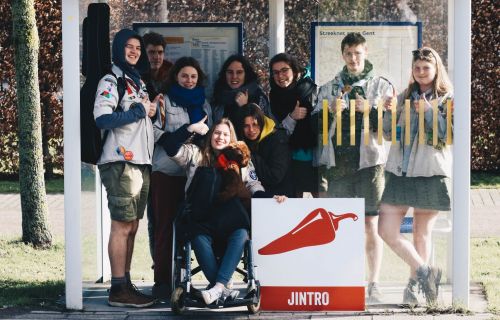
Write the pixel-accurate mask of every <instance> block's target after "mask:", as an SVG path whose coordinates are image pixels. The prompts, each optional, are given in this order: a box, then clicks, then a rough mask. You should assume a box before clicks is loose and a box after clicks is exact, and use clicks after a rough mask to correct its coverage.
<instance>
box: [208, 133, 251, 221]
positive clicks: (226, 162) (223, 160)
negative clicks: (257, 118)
mask: <svg viewBox="0 0 500 320" xmlns="http://www.w3.org/2000/svg"><path fill="white" fill-rule="evenodd" d="M249 161H250V149H248V146H247V145H246V143H245V142H243V141H237V142H233V143H230V144H229V145H228V146H227V147H225V148H224V149H222V150H221V152H220V154H219V155H218V156H217V163H216V165H215V166H216V168H218V169H219V171H220V173H221V178H222V183H221V188H220V192H219V194H218V196H217V201H218V202H225V201H227V200H229V199H231V198H233V197H238V198H240V200H241V202H242V204H243V206H244V207H245V209H247V211H248V212H250V202H251V200H250V199H251V197H252V195H251V194H250V191H248V189H247V188H246V186H245V184H244V183H243V181H242V180H241V175H240V174H241V173H240V170H241V168H244V167H246V166H248V162H249Z"/></svg>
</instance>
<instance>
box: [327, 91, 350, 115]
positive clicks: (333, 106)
mask: <svg viewBox="0 0 500 320" xmlns="http://www.w3.org/2000/svg"><path fill="white" fill-rule="evenodd" d="M338 100H340V105H339V108H340V111H344V110H345V109H346V108H347V103H346V102H345V100H344V99H343V98H342V95H339V96H338V97H336V98H335V99H333V101H332V103H331V104H330V112H337V101H338Z"/></svg>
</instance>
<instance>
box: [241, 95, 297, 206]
mask: <svg viewBox="0 0 500 320" xmlns="http://www.w3.org/2000/svg"><path fill="white" fill-rule="evenodd" d="M236 131H237V132H238V136H239V137H240V138H242V139H243V140H244V141H245V142H246V144H247V145H248V147H249V148H250V151H251V153H252V163H253V165H254V166H255V171H256V172H257V176H258V177H259V180H260V181H261V182H262V185H263V186H264V188H265V189H266V191H268V192H269V193H271V194H284V195H286V196H289V197H293V196H294V188H293V183H292V175H291V160H292V157H291V151H290V147H289V145H288V136H287V134H286V131H285V129H283V128H276V124H275V122H274V121H273V120H272V119H270V118H268V117H267V116H266V115H264V112H262V110H261V109H260V108H259V106H257V105H256V104H254V103H250V104H248V105H245V106H243V107H241V109H240V112H239V120H238V123H237V125H236Z"/></svg>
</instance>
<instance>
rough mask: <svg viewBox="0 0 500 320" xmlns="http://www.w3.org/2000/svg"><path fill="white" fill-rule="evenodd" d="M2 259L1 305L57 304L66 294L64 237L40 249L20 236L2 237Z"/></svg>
mask: <svg viewBox="0 0 500 320" xmlns="http://www.w3.org/2000/svg"><path fill="white" fill-rule="evenodd" d="M0 261H1V263H0V308H2V307H8V306H28V307H49V308H54V307H56V306H57V300H58V299H59V298H60V297H61V296H62V295H63V294H64V245H63V242H62V240H56V241H55V244H54V246H52V248H50V249H46V250H36V249H34V248H33V247H32V246H30V245H25V244H24V243H23V242H22V241H20V240H18V239H5V238H0Z"/></svg>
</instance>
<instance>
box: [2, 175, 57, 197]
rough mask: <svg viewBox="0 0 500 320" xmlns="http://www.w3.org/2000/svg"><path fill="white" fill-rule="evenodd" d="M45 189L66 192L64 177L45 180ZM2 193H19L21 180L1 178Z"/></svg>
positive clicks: (50, 191)
mask: <svg viewBox="0 0 500 320" xmlns="http://www.w3.org/2000/svg"><path fill="white" fill-rule="evenodd" d="M45 191H46V192H47V193H64V178H62V177H61V178H55V179H47V180H45ZM0 193H19V181H17V180H0Z"/></svg>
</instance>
